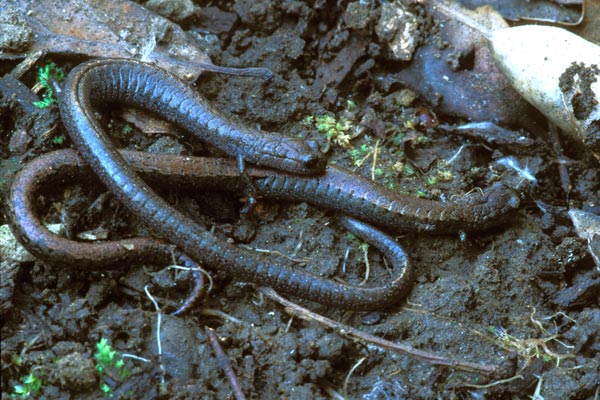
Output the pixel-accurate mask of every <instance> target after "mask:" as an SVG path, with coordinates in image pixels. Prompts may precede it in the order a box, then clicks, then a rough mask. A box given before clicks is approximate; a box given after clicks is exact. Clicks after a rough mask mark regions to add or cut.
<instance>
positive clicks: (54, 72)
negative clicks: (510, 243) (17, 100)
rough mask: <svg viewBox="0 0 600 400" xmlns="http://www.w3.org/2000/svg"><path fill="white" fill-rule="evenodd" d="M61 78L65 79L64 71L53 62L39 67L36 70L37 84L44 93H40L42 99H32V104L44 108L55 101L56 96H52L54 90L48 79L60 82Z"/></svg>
mask: <svg viewBox="0 0 600 400" xmlns="http://www.w3.org/2000/svg"><path fill="white" fill-rule="evenodd" d="M63 79H65V73H64V71H63V70H62V69H61V68H59V67H57V66H56V64H54V63H53V62H49V63H48V64H46V65H45V66H43V67H41V68H40V69H39V70H38V76H37V84H38V85H39V87H41V88H42V89H43V90H44V94H43V95H42V100H40V101H34V102H33V105H34V106H36V107H37V108H46V107H48V106H49V105H50V104H52V103H56V97H54V90H52V86H51V85H50V81H51V80H55V81H57V82H60V81H62V80H63Z"/></svg>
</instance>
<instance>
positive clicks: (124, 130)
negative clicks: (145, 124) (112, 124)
mask: <svg viewBox="0 0 600 400" xmlns="http://www.w3.org/2000/svg"><path fill="white" fill-rule="evenodd" d="M132 130H133V128H132V127H131V126H130V125H123V128H122V129H121V132H122V133H123V135H129V134H130V133H131V131H132Z"/></svg>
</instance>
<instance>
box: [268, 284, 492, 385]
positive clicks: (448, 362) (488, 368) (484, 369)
mask: <svg viewBox="0 0 600 400" xmlns="http://www.w3.org/2000/svg"><path fill="white" fill-rule="evenodd" d="M259 290H260V291H261V292H262V293H264V294H265V295H266V296H267V297H269V298H270V299H271V300H274V301H276V302H278V303H280V304H282V305H283V306H284V307H285V309H286V311H287V312H288V313H290V314H292V315H295V316H297V317H298V318H302V319H304V320H308V321H317V322H319V323H321V324H322V325H325V326H328V327H330V328H332V329H334V330H336V331H337V332H338V333H339V334H340V335H342V336H347V337H350V338H353V339H357V340H360V341H363V342H366V343H370V344H373V345H375V346H378V347H381V348H382V349H385V350H389V351H392V352H394V353H398V354H406V355H408V356H410V357H414V358H416V359H418V360H422V361H425V362H427V363H429V364H431V365H439V366H444V367H450V368H455V369H457V370H460V371H465V372H471V373H475V374H481V375H486V376H490V375H492V374H493V373H494V372H495V371H496V370H497V369H498V365H494V364H488V365H485V364H484V365H482V364H477V363H472V362H467V361H460V360H454V359H450V358H446V357H442V356H439V355H437V354H433V353H429V352H427V351H423V350H418V349H415V348H414V347H411V346H408V345H406V344H402V343H395V342H390V341H389V340H386V339H383V338H380V337H377V336H373V335H371V334H368V333H366V332H363V331H361V330H359V329H356V328H353V327H351V326H349V325H346V324H343V323H341V322H337V321H334V320H332V319H329V318H327V317H324V316H322V315H320V314H317V313H315V312H312V311H310V310H308V309H306V308H304V307H301V306H299V305H298V304H296V303H293V302H291V301H289V300H287V299H285V298H283V297H281V296H280V295H278V294H277V292H275V291H274V290H273V289H270V288H259Z"/></svg>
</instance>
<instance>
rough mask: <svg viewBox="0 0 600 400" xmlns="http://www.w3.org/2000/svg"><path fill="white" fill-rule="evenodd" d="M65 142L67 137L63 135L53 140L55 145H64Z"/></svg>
mask: <svg viewBox="0 0 600 400" xmlns="http://www.w3.org/2000/svg"><path fill="white" fill-rule="evenodd" d="M64 142H65V137H64V136H63V135H58V136H55V137H53V138H52V143H53V144H57V145H59V144H63V143H64Z"/></svg>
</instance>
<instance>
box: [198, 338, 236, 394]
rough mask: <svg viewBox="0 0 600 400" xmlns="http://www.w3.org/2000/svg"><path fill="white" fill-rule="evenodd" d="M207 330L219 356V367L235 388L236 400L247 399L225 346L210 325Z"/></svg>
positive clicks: (216, 354) (211, 343)
mask: <svg viewBox="0 0 600 400" xmlns="http://www.w3.org/2000/svg"><path fill="white" fill-rule="evenodd" d="M205 331H206V334H207V335H208V340H209V341H210V345H211V346H212V348H213V350H214V351H215V356H217V362H218V363H219V367H221V369H222V370H223V372H225V375H226V376H227V379H228V380H229V384H230V385H231V388H232V389H233V396H234V397H235V398H236V400H246V396H245V395H244V393H243V392H242V389H241V388H240V384H239V383H238V380H237V377H236V376H235V372H234V371H233V368H232V367H231V363H230V362H229V359H228V358H227V355H226V354H225V352H224V351H223V348H222V347H221V345H220V344H219V339H218V338H217V335H216V334H215V331H214V330H212V329H211V328H209V327H206V328H205Z"/></svg>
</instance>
